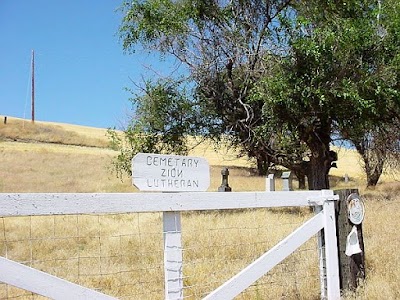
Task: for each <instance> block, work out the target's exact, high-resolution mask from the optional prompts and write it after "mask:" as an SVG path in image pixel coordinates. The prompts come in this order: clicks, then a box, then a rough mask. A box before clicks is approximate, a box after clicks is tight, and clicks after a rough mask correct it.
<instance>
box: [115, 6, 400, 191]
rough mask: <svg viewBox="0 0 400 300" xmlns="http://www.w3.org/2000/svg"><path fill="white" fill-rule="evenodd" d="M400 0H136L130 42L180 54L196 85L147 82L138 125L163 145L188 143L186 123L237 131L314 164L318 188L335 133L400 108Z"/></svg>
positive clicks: (275, 154) (258, 150)
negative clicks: (190, 86)
mask: <svg viewBox="0 0 400 300" xmlns="http://www.w3.org/2000/svg"><path fill="white" fill-rule="evenodd" d="M397 2H398V1H395V0H388V1H382V2H380V1H378V2H371V1H369V0H350V1H334V0H326V1H319V0H309V1H289V0H280V1H268V0H266V1H261V0H245V1H242V0H240V1H236V0H234V1H231V2H215V1H208V0H207V1H200V0H177V1H172V0H134V1H132V2H125V4H124V6H123V8H122V10H123V11H124V12H125V17H124V19H123V22H122V25H121V30H120V33H121V38H122V39H123V41H124V49H125V50H128V51H129V50H130V51H134V50H135V49H136V48H137V46H138V45H141V46H143V47H144V48H145V49H147V50H150V51H153V50H154V51H158V52H160V53H162V54H170V55H172V56H173V57H175V58H177V59H178V60H179V61H181V62H182V63H183V64H185V65H186V66H187V67H188V70H189V76H188V81H189V82H190V83H191V84H192V87H193V91H191V93H187V92H185V91H184V89H182V88H181V87H180V86H179V84H178V85H176V86H173V85H174V84H172V82H171V81H170V82H169V83H168V85H164V83H162V84H160V83H157V84H155V85H153V84H151V85H150V86H146V89H145V90H146V92H145V94H144V95H143V96H140V97H138V98H137V99H138V100H139V101H136V102H135V105H136V106H135V108H136V113H137V118H136V120H135V121H134V123H133V127H132V132H135V134H134V136H138V135H139V134H142V136H141V139H144V140H143V143H144V145H148V148H146V147H147V146H146V147H145V146H144V145H142V146H141V147H143V148H146V149H150V148H153V149H158V150H159V151H162V150H163V149H164V148H161V149H160V148H157V147H159V144H162V143H165V144H167V145H173V147H175V148H169V150H171V151H172V150H176V151H184V149H185V148H184V146H182V145H183V144H184V143H183V142H182V140H181V139H180V138H176V137H181V136H184V134H183V133H186V134H193V133H194V134H201V135H207V136H208V137H211V138H212V139H214V140H215V141H219V140H220V139H221V138H222V137H223V138H226V137H227V139H228V140H229V141H230V143H231V145H232V146H233V147H239V148H241V149H243V153H245V154H247V155H248V156H251V157H255V158H256V159H257V161H260V162H263V163H264V165H265V163H266V164H270V163H275V164H277V163H279V164H285V165H287V166H288V167H289V168H292V169H297V170H298V167H299V165H300V166H302V167H303V166H305V165H307V169H306V171H307V175H308V176H309V179H310V178H311V182H312V181H313V180H315V182H314V183H312V184H311V187H312V188H327V187H328V181H327V174H328V172H329V169H330V166H331V162H332V160H333V159H334V158H333V156H332V155H331V154H332V153H331V151H330V148H329V147H330V142H331V137H332V135H333V134H335V135H338V134H339V135H341V136H343V137H346V138H348V137H349V136H350V135H351V134H352V132H351V130H349V129H351V128H364V129H365V130H368V128H370V127H371V126H372V125H373V124H376V123H377V122H381V124H385V123H386V122H389V121H390V120H391V119H393V118H398V115H399V107H400V105H399V98H400V97H399V94H398V91H399V70H400V65H399V62H400V54H399V49H400V45H399V42H400V30H399V29H400V22H399V16H398V15H397V11H398V9H399V4H398V3H397ZM171 84H172V89H169V88H170V87H171ZM194 101H196V103H195V102H194ZM171 112H174V113H171ZM183 112H185V114H183ZM175 113H176V115H174V114H175ZM182 115H184V116H185V118H184V121H183V122H182V121H179V120H180V119H179V117H177V116H182ZM189 124H191V125H192V126H190V125H189ZM194 128H197V129H198V130H197V131H196V130H193V129H194ZM164 133H167V136H166V137H164ZM147 138H148V139H150V141H147V142H145V140H146V139H147ZM305 158H306V160H304V159H305ZM308 160H309V163H308ZM304 162H306V163H304ZM303 171H304V170H303ZM303 173H304V172H303Z"/></svg>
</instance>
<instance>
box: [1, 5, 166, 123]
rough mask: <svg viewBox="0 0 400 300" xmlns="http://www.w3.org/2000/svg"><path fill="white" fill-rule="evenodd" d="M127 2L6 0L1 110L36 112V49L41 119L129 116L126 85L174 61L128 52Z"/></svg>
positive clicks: (119, 119) (119, 120) (64, 120)
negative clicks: (123, 33)
mask: <svg viewBox="0 0 400 300" xmlns="http://www.w3.org/2000/svg"><path fill="white" fill-rule="evenodd" d="M122 1H123V0H119V1H115V0H97V1H95V0H92V1H89V0H86V1H82V0H81V1H78V0H68V1H67V0H64V1H61V0H54V1H51V0H18V1H15V0H0V116H13V117H20V118H22V117H26V118H30V117H31V109H30V102H31V96H30V94H31V88H30V74H31V56H32V55H31V53H32V50H34V51H35V119H36V120H39V121H52V122H62V123H71V124H79V125H86V126H93V127H102V128H108V127H114V126H115V127H117V128H119V127H120V125H121V124H123V123H125V122H126V120H127V119H128V115H129V114H130V113H131V112H130V110H131V105H130V102H129V100H128V99H129V97H130V96H131V94H130V93H129V92H127V91H125V88H126V87H128V88H135V86H134V85H133V84H132V81H134V82H136V83H138V84H140V82H141V78H143V77H144V78H148V77H151V76H154V74H156V73H155V70H158V71H159V72H162V73H164V74H168V72H169V67H170V68H171V70H172V69H173V68H174V66H173V65H172V63H171V64H169V63H168V61H165V62H161V61H160V60H159V58H158V56H154V55H149V54H146V53H144V52H141V51H138V52H137V53H135V54H130V55H128V54H124V52H123V49H122V45H121V42H120V41H119V39H118V27H119V25H120V22H121V19H122V14H121V12H117V11H116V9H117V8H118V7H119V6H120V5H121V3H122ZM170 65H171V66H170ZM131 80H132V81H131Z"/></svg>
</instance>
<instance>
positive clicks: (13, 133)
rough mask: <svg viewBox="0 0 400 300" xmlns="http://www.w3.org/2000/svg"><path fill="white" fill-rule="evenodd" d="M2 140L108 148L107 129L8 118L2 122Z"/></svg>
mask: <svg viewBox="0 0 400 300" xmlns="http://www.w3.org/2000/svg"><path fill="white" fill-rule="evenodd" d="M0 140H14V141H22V142H39V143H55V144H66V145H76V146H86V147H101V148H107V147H108V146H109V142H108V140H107V138H106V130H105V129H99V128H91V127H85V126H77V125H68V124H61V123H49V122H40V121H35V122H34V123H32V122H31V121H27V120H24V119H18V118H10V117H8V118H7V124H4V123H3V122H0Z"/></svg>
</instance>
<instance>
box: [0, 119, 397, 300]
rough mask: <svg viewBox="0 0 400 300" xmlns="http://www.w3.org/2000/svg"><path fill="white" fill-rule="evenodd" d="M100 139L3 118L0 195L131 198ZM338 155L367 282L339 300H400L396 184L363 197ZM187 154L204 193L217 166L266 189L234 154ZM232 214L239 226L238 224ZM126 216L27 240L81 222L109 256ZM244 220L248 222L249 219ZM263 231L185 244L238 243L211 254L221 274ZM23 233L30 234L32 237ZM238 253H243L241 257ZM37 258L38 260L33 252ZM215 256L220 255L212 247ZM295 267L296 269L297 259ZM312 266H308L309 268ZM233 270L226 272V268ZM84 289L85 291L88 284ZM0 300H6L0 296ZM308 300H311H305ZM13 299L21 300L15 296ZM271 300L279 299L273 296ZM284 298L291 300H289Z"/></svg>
mask: <svg viewBox="0 0 400 300" xmlns="http://www.w3.org/2000/svg"><path fill="white" fill-rule="evenodd" d="M1 120H2V119H1ZM105 133H106V130H105V129H97V128H88V127H83V126H75V125H68V124H55V123H45V122H35V124H32V123H31V122H30V121H24V120H21V119H16V118H8V122H7V124H3V122H1V123H0V192H1V193H11V192H135V191H137V190H136V189H135V188H134V187H133V186H132V185H131V180H130V178H124V180H123V181H121V180H119V179H117V178H116V177H115V176H114V174H112V173H111V172H110V169H109V166H110V161H111V159H112V158H113V157H114V156H115V155H116V152H115V151H113V150H111V149H108V148H107V145H108V140H107V138H106V135H105ZM338 151H339V161H338V167H339V168H338V169H334V170H332V172H331V174H332V176H331V182H332V188H333V189H335V188H345V187H359V188H360V191H361V193H362V195H363V196H364V199H365V202H366V211H367V215H366V219H365V222H364V224H363V228H364V242H365V249H366V263H367V270H366V272H367V281H366V282H365V283H364V284H363V287H362V288H361V289H360V290H358V291H357V292H356V293H355V294H352V295H346V299H400V284H399V282H400V271H399V270H400V258H399V257H398V255H397V251H398V249H399V248H400V238H399V237H398V234H397V233H396V232H395V231H392V230H389V228H397V227H398V226H399V225H400V221H399V220H400V183H399V181H398V178H395V177H393V176H392V175H391V174H388V175H385V176H384V177H383V178H382V180H381V182H380V184H379V185H378V187H377V188H376V189H375V190H364V188H363V186H364V184H363V182H364V179H363V178H364V176H363V174H362V170H361V168H360V165H359V162H358V157H357V155H356V153H355V152H354V151H351V150H345V149H338ZM191 155H196V156H203V157H206V158H207V160H208V161H209V162H210V165H211V181H212V183H211V186H210V190H211V191H215V190H216V189H217V188H218V186H219V185H220V183H221V175H220V170H221V167H222V166H228V167H229V168H230V174H231V176H230V179H229V183H230V185H231V186H232V188H233V190H234V191H254V190H264V188H265V179H264V178H262V177H258V176H254V175H253V174H252V172H251V168H250V167H252V162H251V161H250V162H248V161H247V160H245V159H237V158H236V154H235V153H233V152H230V151H228V150H220V151H214V150H213V148H212V147H211V146H210V145H201V146H199V147H197V148H195V149H194V150H193V151H192V153H191ZM344 174H348V175H349V176H350V179H351V181H350V183H348V184H347V185H345V183H344V182H343V176H344ZM396 180H397V181H396ZM277 186H278V187H277V189H279V186H280V183H279V181H278V183H277ZM239 214H240V218H241V219H239ZM307 216H308V212H294V213H293V212H288V213H283V214H277V213H275V212H273V213H272V214H270V213H265V212H263V213H262V214H261V215H254V214H250V213H248V212H241V213H238V214H222V215H212V216H206V215H201V214H199V215H196V214H193V215H189V216H187V219H186V224H188V225H186V226H189V227H191V228H193V230H198V228H199V226H200V225H201V226H204V224H210V226H211V225H212V226H214V225H215V224H217V221H218V222H222V223H223V224H224V226H226V227H227V228H240V227H241V226H243V223H240V222H243V220H246V221H245V222H246V224H252V222H253V223H254V222H255V223H257V224H261V223H263V222H264V220H267V219H268V220H269V221H270V222H271V223H268V224H269V225H268V226H272V225H273V224H275V223H277V222H278V223H279V222H286V223H294V222H295V221H294V220H296V222H302V221H303V220H304V217H307ZM133 217H134V216H130V217H125V216H110V217H109V218H108V219H107V221H101V222H100V220H101V219H100V217H89V216H87V217H85V218H87V220H86V219H84V217H82V218H80V219H78V218H74V217H72V216H71V218H69V217H62V218H61V217H60V218H53V219H52V220H49V219H39V220H38V221H37V222H38V224H39V223H40V224H42V225H34V226H36V227H35V228H36V229H37V230H38V228H43V229H41V230H43V231H38V232H37V233H34V234H37V235H40V236H45V235H47V233H48V232H47V231H49V230H50V231H52V232H50V233H49V234H51V235H57V233H56V229H57V228H58V227H57V228H53V227H51V224H54V225H57V224H62V226H61V225H57V226H61V227H60V228H62V229H61V230H60V232H61V231H62V232H63V231H64V228H65V227H64V226H71V222H70V223H69V225H64V223H65V222H66V221H71V220H72V221H73V222H72V223H74V222H75V223H77V222H79V223H81V222H82V224H83V226H84V227H83V229H81V230H82V233H81V234H84V233H83V232H90V234H92V233H93V232H96V230H99V229H98V226H99V224H100V225H101V231H102V232H103V233H107V234H109V235H110V237H109V238H108V239H109V240H110V243H111V241H113V243H116V244H115V245H114V244H103V245H102V247H103V249H104V248H106V249H108V248H107V247H109V248H110V249H111V248H112V247H120V248H121V247H122V248H123V246H121V245H122V244H121V243H122V242H121V241H122V239H121V237H115V234H116V232H117V230H127V228H128V227H127V226H131V225H129V224H135V222H136V223H139V221H138V220H137V221H136V220H132V219H131V218H133ZM246 218H249V220H247V219H246ZM156 220H158V219H156ZM240 220H242V221H240ZM274 220H275V221H274ZM26 221H27V224H28V225H21V224H22V223H21V222H22V221H21V220H18V221H15V223H13V224H12V226H11V225H9V226H8V227H7V228H8V229H7V230H8V231H10V232H11V233H12V234H14V236H19V235H21V236H23V235H26V234H27V232H28V233H29V232H30V230H29V227H24V226H29V224H30V226H33V225H32V224H34V223H32V222H33V221H32V220H31V219H27V220H26ZM10 222H11V221H10ZM58 222H59V223H58ZM5 224H6V223H5V222H4V220H3V224H1V222H0V229H1V228H2V226H3V227H4V228H3V230H4V231H5V230H6V225H5ZM24 224H25V223H24ZM43 224H50V228H47V227H49V226H47V225H44V226H43ZM65 224H67V223H65ZM158 224H159V222H158ZM54 225H53V226H54ZM154 226H155V225H154ZM157 226H159V225H157ZM26 228H28V229H26ZM30 228H32V227H30ZM124 228H125V229H124ZM270 228H271V227H267V228H265V229H263V231H262V232H260V231H259V229H257V231H256V232H254V233H251V234H250V230H249V231H248V233H247V234H243V233H240V232H239V231H238V233H232V234H230V235H229V236H225V235H224V234H223V233H222V234H220V235H216V236H215V241H214V240H213V239H214V234H211V233H208V235H206V236H204V237H202V236H200V235H194V236H193V237H192V238H193V241H191V242H193V243H197V244H199V245H201V244H205V245H212V244H213V243H226V239H228V242H229V243H236V242H238V241H239V245H240V247H239V248H238V249H235V247H231V248H228V252H221V253H218V254H219V255H223V257H224V263H222V264H221V265H220V266H219V268H222V267H223V268H224V270H225V269H227V268H231V267H230V266H231V264H230V263H229V264H228V263H226V262H228V261H231V260H232V265H233V264H234V263H235V262H237V261H239V259H238V258H240V257H241V256H243V253H246V254H247V253H253V252H254V251H262V247H261V248H260V249H256V248H259V247H252V246H246V245H247V244H249V245H252V244H251V243H252V242H254V241H252V240H251V239H253V238H255V237H257V236H264V235H265V236H266V235H270V234H271V233H272V232H273V233H276V232H275V231H274V230H271V229H270ZM46 230H47V231H46ZM155 230H156V231H157V230H159V228H158V227H157V228H156V229H155ZM246 230H247V229H246ZM31 231H32V230H31ZM195 232H198V231H195ZM30 234H32V232H31V233H30ZM120 234H122V233H120ZM127 234H128V233H127ZM216 234H217V232H216ZM139 238H140V243H149V244H154V241H153V240H154V239H152V240H149V241H148V240H146V239H144V238H143V237H140V236H139ZM203 238H204V240H203ZM39 241H40V244H39V245H38V249H36V250H35V251H39V254H38V255H40V254H43V255H48V254H49V253H55V250H56V249H59V248H60V249H61V248H62V247H64V246H65V247H66V248H68V249H69V248H71V251H75V252H71V253H72V254H70V253H69V252H65V253H63V254H60V255H62V256H63V257H64V256H65V257H68V256H71V255H76V250H73V248H74V247H73V246H75V245H73V244H71V242H70V241H66V242H64V243H65V245H64V244H61V243H62V241H61V240H60V241H58V240H56V242H57V245H54V246H52V247H50V246H45V245H44V241H41V240H39ZM105 241H106V240H103V242H104V243H105ZM92 243H93V245H92ZM98 243H99V241H98V239H90V238H88V239H87V240H86V239H84V238H83V237H81V238H80V242H79V245H78V246H77V247H78V248H79V249H83V250H82V251H91V250H90V249H91V248H89V247H92V246H93V247H95V246H96V245H97V246H98ZM129 243H130V245H131V244H132V243H133V240H132V241H129ZM135 243H136V241H135ZM21 245H22V244H21ZM26 245H27V247H32V242H31V241H29V240H28V242H27V244H26ZM214 246H215V245H213V247H211V246H210V247H208V248H209V250H208V252H210V253H208V252H203V253H201V255H203V256H204V257H205V256H207V257H210V259H211V258H212V257H213V256H214V252H211V251H212V250H213V249H214ZM49 247H50V248H49ZM16 248H18V247H16ZM75 248H76V247H75ZM208 248H207V249H208ZM222 248H226V245H225V244H223V245H222V247H221V249H222ZM253 248H254V249H253ZM1 249H2V247H1V243H0V250H1ZM18 249H21V250H20V251H21V252H24V253H25V252H26V255H28V257H29V255H31V252H29V251H28V250H26V249H25V248H24V247H22V248H21V246H19V248H18ZM27 249H28V248H27ZM93 249H95V248H93ZM96 249H98V248H96ZM112 249H114V248H112ZM207 249H206V250H207ZM240 249H242V250H240ZM243 249H245V251H244V250H243ZM3 250H4V249H3ZM11 250H12V248H9V249H8V250H7V251H9V254H10V255H11V253H12V252H11ZM203 250H204V249H203ZM203 250H202V251H203ZM31 251H33V250H31ZM40 251H42V252H43V253H40ZM65 251H67V250H65ZM68 251H69V250H68ZM93 251H95V250H93ZM96 251H98V250H96ZM218 251H222V250H220V248H218ZM243 251H244V252H243ZM85 253H86V252H85ZM88 253H89V252H88ZM18 255H20V256H19V257H23V255H24V254H18ZM88 255H89V254H88ZM95 255H97V254H95ZM255 255H256V254H255ZM257 255H258V254H257ZM116 259H117V261H116V262H114V263H115V264H116V265H118V264H119V263H120V261H118V259H120V258H118V256H116ZM150 259H155V258H150ZM299 261H302V262H303V258H302V259H301V260H299ZM132 263H134V262H133V261H132V258H131V260H130V261H129V264H132ZM313 265H314V266H315V264H313ZM90 267H92V268H93V265H91V266H89V267H88V269H90ZM236 267H237V266H236ZM236 267H233V266H232V268H236ZM43 268H44V269H46V267H45V266H43ZM71 268H72V266H71ZM209 268H210V266H209V265H208V263H207V261H206V260H205V261H204V264H200V263H198V264H196V269H195V272H194V274H191V277H190V280H199V281H201V280H202V278H207V276H209V274H210V272H211V270H210V269H209ZM103 271H104V269H103ZM227 272H228V270H227ZM71 274H72V273H71V272H69V273H67V274H66V275H65V276H66V278H69V277H68V276H72V275H71ZM88 280H89V279H88ZM96 280H97V279H96ZM107 280H108V281H107V282H102V281H101V280H97V281H96V284H98V285H100V286H103V285H105V286H106V290H108V289H109V288H110V289H111V286H113V285H114V284H115V282H116V279H115V278H107ZM88 284H89V285H90V284H91V283H88ZM161 284H162V282H161ZM297 285H298V286H297V287H296V288H299V289H306V290H307V286H306V285H305V286H303V285H302V284H300V283H298V284H297ZM142 289H143V287H142ZM110 293H113V291H112V290H110ZM0 298H7V297H5V296H4V295H3V294H2V292H1V289H0ZM310 298H311V297H309V298H307V299H310ZM20 299H25V298H24V297H21V298H20ZM26 299H28V298H26ZM29 299H30V298H29ZM243 299H244V298H243ZM274 299H279V297H278V298H274ZM285 299H297V298H296V297H294V298H293V297H288V298H285Z"/></svg>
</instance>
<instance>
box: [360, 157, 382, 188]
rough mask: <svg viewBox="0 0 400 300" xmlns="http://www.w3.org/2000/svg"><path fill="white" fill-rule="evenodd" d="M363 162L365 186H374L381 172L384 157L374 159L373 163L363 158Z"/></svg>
mask: <svg viewBox="0 0 400 300" xmlns="http://www.w3.org/2000/svg"><path fill="white" fill-rule="evenodd" d="M364 163H365V173H366V174H367V187H373V186H376V184H377V183H378V181H379V178H380V177H381V175H382V172H383V165H384V163H385V161H384V159H376V160H375V161H374V162H373V163H371V162H370V161H368V160H367V161H366V160H365V159H364Z"/></svg>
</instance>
